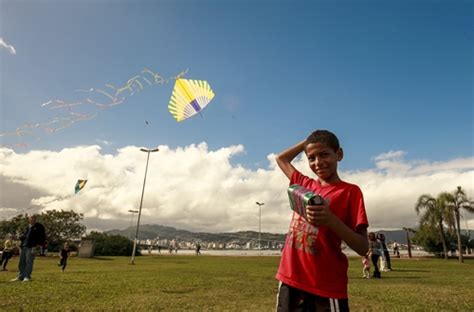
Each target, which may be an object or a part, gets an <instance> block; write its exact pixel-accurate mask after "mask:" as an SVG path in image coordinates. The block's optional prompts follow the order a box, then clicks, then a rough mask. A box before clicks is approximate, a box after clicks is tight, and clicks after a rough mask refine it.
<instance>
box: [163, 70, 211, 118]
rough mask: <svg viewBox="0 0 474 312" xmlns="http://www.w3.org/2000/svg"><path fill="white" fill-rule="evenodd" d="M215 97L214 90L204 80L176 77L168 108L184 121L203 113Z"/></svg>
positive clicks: (172, 113)
mask: <svg viewBox="0 0 474 312" xmlns="http://www.w3.org/2000/svg"><path fill="white" fill-rule="evenodd" d="M213 98H214V92H213V91H212V89H211V87H210V86H209V84H208V83H207V81H204V80H190V79H182V78H179V79H176V83H175V84H174V88H173V94H172V95H171V99H170V103H169V105H168V110H169V112H170V113H171V115H173V117H174V118H175V119H176V121H182V120H185V119H187V118H189V117H192V116H194V115H196V114H197V113H201V110H202V109H203V108H204V107H206V105H207V104H209V102H210V101H211V100H212V99H213Z"/></svg>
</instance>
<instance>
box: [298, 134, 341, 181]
mask: <svg viewBox="0 0 474 312" xmlns="http://www.w3.org/2000/svg"><path fill="white" fill-rule="evenodd" d="M305 153H306V156H307V157H308V163H309V167H310V168H311V170H312V171H313V172H314V173H315V174H316V175H317V176H318V178H319V180H320V182H321V184H323V185H324V184H328V183H335V182H339V181H340V179H339V176H338V174H337V162H338V161H340V160H342V157H343V152H342V149H341V148H339V149H338V150H337V151H334V149H332V148H331V147H330V146H328V145H326V144H324V143H319V142H318V143H310V144H308V145H306V148H305Z"/></svg>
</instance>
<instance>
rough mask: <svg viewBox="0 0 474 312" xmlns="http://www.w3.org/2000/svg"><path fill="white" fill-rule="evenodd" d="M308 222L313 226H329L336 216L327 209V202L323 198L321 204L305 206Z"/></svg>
mask: <svg viewBox="0 0 474 312" xmlns="http://www.w3.org/2000/svg"><path fill="white" fill-rule="evenodd" d="M306 216H307V217H308V222H309V223H311V224H312V225H315V226H320V225H324V226H327V227H331V226H332V224H333V223H334V219H335V218H336V216H335V215H334V214H333V213H332V212H331V209H329V205H328V202H327V201H326V200H325V199H324V198H323V204H322V205H315V206H309V205H308V206H306Z"/></svg>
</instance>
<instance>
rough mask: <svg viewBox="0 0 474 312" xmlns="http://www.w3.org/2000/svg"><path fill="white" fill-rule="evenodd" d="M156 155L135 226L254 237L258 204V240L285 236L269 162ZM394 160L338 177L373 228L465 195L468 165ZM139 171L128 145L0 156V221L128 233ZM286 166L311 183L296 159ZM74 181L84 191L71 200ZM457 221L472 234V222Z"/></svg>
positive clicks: (284, 213) (183, 152) (399, 155)
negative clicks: (70, 222)
mask: <svg viewBox="0 0 474 312" xmlns="http://www.w3.org/2000/svg"><path fill="white" fill-rule="evenodd" d="M159 149H160V151H159V152H157V153H152V154H151V155H150V160H149V167H148V175H147V181H146V188H145V196H144V203H143V211H142V224H164V225H170V226H175V227H178V228H183V229H189V230H195V231H210V232H220V231H236V230H258V206H257V205H256V204H255V202H256V201H260V202H265V205H264V206H263V207H262V231H268V232H278V233H284V232H286V230H287V227H288V222H289V219H290V210H289V207H288V199H287V195H286V186H287V183H288V181H287V179H286V177H285V176H284V175H283V174H282V173H281V172H280V170H279V169H278V168H277V166H276V164H275V161H274V159H275V155H274V154H271V155H268V157H267V159H268V166H267V167H266V168H261V169H258V170H250V169H247V168H244V167H242V166H240V165H232V164H231V162H230V160H231V158H232V157H233V156H235V155H237V154H240V153H244V147H243V146H242V145H235V146H228V147H224V148H221V149H218V150H214V151H212V150H209V149H208V147H207V144H205V143H201V144H198V145H190V146H186V147H179V148H176V149H171V148H169V147H168V146H159ZM403 156H404V153H403V152H400V151H398V152H389V153H385V154H381V155H379V156H376V157H374V161H375V167H374V168H372V169H369V170H364V171H345V172H341V173H340V175H341V177H342V178H343V179H344V180H347V181H349V182H352V183H356V184H358V185H359V186H360V187H361V189H362V191H363V192H364V197H365V202H366V207H367V212H368V215H369V222H370V224H371V227H372V228H373V229H381V228H385V229H391V228H401V227H403V226H410V227H411V226H415V225H416V223H417V220H418V217H417V216H416V214H415V211H414V204H415V202H416V199H417V198H418V197H419V196H420V195H421V194H425V193H428V194H432V195H434V196H436V195H437V194H438V193H440V192H443V191H452V190H454V189H455V188H456V186H458V185H461V186H462V187H463V188H464V189H465V190H466V191H467V193H468V195H469V196H470V197H471V198H472V196H473V195H474V185H473V181H474V158H472V157H471V158H462V159H453V160H450V161H447V162H431V163H430V162H428V161H411V162H409V161H405V160H404V159H403ZM387 161H389V162H390V163H389V164H387ZM145 164H146V154H145V153H143V152H140V150H139V148H138V147H135V146H127V147H124V148H121V149H119V150H118V151H117V153H116V154H115V155H112V154H103V153H102V150H101V147H100V146H97V145H94V146H78V147H74V148H66V149H63V150H61V151H59V152H53V151H31V152H29V153H24V154H17V153H15V152H14V151H12V150H10V149H6V148H3V149H0V192H1V194H0V195H1V196H0V218H1V217H5V216H11V215H12V209H16V211H21V210H23V209H25V208H28V207H25V206H26V205H27V204H26V203H34V204H36V205H39V204H41V203H47V202H49V203H48V204H44V206H42V207H38V206H36V208H41V209H73V210H75V211H77V212H82V213H84V214H85V223H86V225H89V226H90V227H93V228H98V229H102V230H105V229H112V228H125V227H128V226H129V223H130V213H128V210H129V209H138V207H139V204H140V196H141V191H142V185H143V177H144V173H145ZM295 166H296V167H297V168H299V169H300V170H301V171H303V172H304V173H306V174H311V173H310V172H309V168H308V165H307V162H306V159H305V158H304V157H300V158H298V159H297V160H295ZM77 179H88V183H87V185H86V187H85V188H84V189H83V190H82V191H81V192H80V193H78V194H77V195H73V194H74V185H75V182H76V181H77ZM2 190H3V191H2ZM54 199H57V200H54ZM13 211H14V210H13ZM466 217H467V218H468V219H469V220H470V221H469V222H470V223H469V224H470V225H469V226H470V228H473V227H474V218H473V216H472V215H468V216H466Z"/></svg>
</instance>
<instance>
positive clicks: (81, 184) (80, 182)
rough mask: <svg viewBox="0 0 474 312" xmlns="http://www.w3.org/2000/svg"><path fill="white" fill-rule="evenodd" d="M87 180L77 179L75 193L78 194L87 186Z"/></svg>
mask: <svg viewBox="0 0 474 312" xmlns="http://www.w3.org/2000/svg"><path fill="white" fill-rule="evenodd" d="M86 183H87V180H77V183H76V186H75V188H74V191H75V194H77V193H78V192H79V191H80V190H82V189H83V188H84V186H86Z"/></svg>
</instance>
